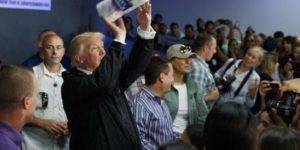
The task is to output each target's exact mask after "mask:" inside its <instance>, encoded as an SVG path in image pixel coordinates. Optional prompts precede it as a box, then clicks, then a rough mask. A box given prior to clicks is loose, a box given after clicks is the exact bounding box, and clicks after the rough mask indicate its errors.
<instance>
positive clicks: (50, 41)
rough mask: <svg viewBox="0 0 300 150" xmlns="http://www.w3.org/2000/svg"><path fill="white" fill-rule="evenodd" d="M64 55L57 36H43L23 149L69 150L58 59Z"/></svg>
mask: <svg viewBox="0 0 300 150" xmlns="http://www.w3.org/2000/svg"><path fill="white" fill-rule="evenodd" d="M64 53H65V48H64V45H63V40H62V38H61V37H59V36H58V35H49V36H46V37H45V38H44V40H43V42H42V48H41V56H42V59H43V62H42V63H41V64H39V65H37V66H35V67H33V71H34V74H35V76H36V77H37V78H38V80H39V85H40V89H39V90H40V93H39V96H38V98H37V108H36V110H35V112H34V117H33V120H32V121H31V123H29V124H28V125H26V126H25V127H24V129H23V134H24V139H25V147H24V148H25V149H28V150H39V149H51V150H56V149H58V150H59V149H68V141H69V140H68V139H69V130H68V126H67V117H66V114H65V111H64V108H63V104H62V98H61V85H62V83H63V78H62V76H61V74H62V72H63V71H65V69H64V68H63V66H62V65H61V63H60V62H61V59H62V57H63V55H64Z"/></svg>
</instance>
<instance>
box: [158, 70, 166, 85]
mask: <svg viewBox="0 0 300 150" xmlns="http://www.w3.org/2000/svg"><path fill="white" fill-rule="evenodd" d="M165 76H166V75H165V74H164V73H162V72H161V73H160V74H159V81H160V82H161V83H164V79H165Z"/></svg>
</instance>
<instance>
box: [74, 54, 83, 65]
mask: <svg viewBox="0 0 300 150" xmlns="http://www.w3.org/2000/svg"><path fill="white" fill-rule="evenodd" d="M74 60H75V61H76V62H77V63H79V64H83V63H84V60H83V59H82V57H81V56H79V55H75V56H74Z"/></svg>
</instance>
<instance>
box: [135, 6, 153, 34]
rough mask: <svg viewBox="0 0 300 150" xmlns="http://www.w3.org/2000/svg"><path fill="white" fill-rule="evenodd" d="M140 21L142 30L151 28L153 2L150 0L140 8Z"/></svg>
mask: <svg viewBox="0 0 300 150" xmlns="http://www.w3.org/2000/svg"><path fill="white" fill-rule="evenodd" d="M138 10H139V11H138V16H137V17H138V22H139V25H140V27H141V29H142V30H144V31H149V30H150V28H151V17H152V16H151V11H152V8H151V4H150V2H149V1H148V2H146V3H145V4H143V5H141V6H140V7H139V9H138Z"/></svg>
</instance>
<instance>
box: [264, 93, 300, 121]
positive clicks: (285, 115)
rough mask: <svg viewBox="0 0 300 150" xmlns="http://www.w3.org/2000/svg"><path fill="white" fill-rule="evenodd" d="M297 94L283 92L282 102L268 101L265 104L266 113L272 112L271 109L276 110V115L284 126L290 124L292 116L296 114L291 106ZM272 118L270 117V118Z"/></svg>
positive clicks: (294, 108)
mask: <svg viewBox="0 0 300 150" xmlns="http://www.w3.org/2000/svg"><path fill="white" fill-rule="evenodd" d="M296 96H297V93H295V92H290V91H288V92H284V93H283V96H282V100H269V101H268V102H267V111H268V112H269V114H270V112H271V111H272V108H274V109H276V111H277V114H278V115H279V116H280V117H281V118H282V119H283V120H284V122H285V123H286V124H291V122H292V120H293V116H294V115H295V113H296V107H295V105H294V104H293V101H294V99H295V98H296ZM271 118H272V117H271Z"/></svg>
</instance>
